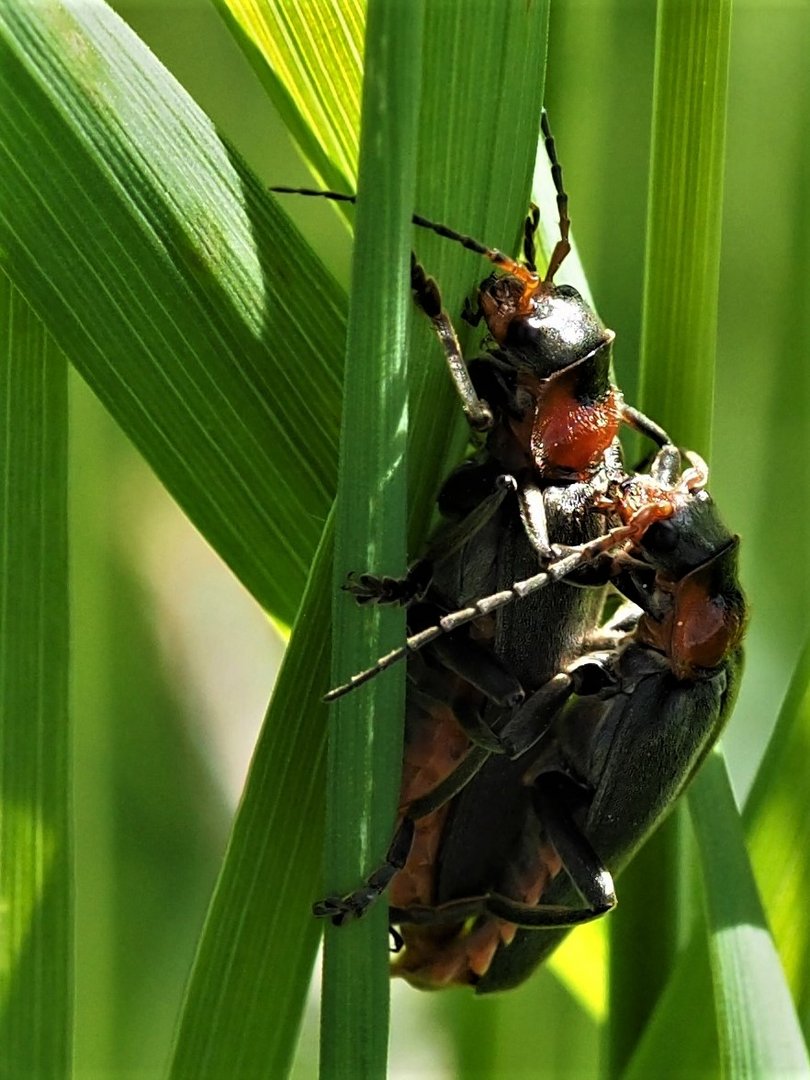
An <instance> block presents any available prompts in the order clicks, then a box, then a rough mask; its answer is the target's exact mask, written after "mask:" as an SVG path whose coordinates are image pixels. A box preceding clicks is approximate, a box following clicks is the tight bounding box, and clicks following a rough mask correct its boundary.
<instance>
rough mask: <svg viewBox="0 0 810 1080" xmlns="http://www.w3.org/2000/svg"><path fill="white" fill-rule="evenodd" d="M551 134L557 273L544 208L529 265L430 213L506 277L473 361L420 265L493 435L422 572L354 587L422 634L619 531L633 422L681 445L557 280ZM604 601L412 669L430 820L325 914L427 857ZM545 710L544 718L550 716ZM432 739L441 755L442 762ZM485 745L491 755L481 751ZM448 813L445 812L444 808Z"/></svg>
mask: <svg viewBox="0 0 810 1080" xmlns="http://www.w3.org/2000/svg"><path fill="white" fill-rule="evenodd" d="M543 131H544V135H545V138H546V148H547V150H548V154H549V158H550V161H551V166H552V173H553V177H554V182H555V186H556V191H557V204H558V210H559V229H560V238H559V240H558V242H557V244H556V246H555V248H554V251H553V252H552V256H551V259H550V261H549V266H548V269H547V271H546V274H545V276H541V275H539V274H538V273H537V271H536V270H535V269H534V244H533V235H534V229H535V228H536V226H537V217H536V215H535V214H532V215H530V217H529V219H528V221H527V226H526V229H525V238H524V254H525V255H526V262H527V264H528V265H525V266H524V265H522V264H520V263H518V262H516V261H515V260H513V259H511V258H509V257H508V256H506V255H505V254H503V253H502V252H500V251H498V250H497V249H493V248H488V247H486V246H485V245H482V244H480V243H478V242H477V241H475V240H473V239H471V238H469V237H464V236H462V235H461V234H458V233H456V232H454V231H453V230H450V229H447V228H446V227H444V226H440V225H433V224H432V223H430V222H426V221H425V219H422V218H418V219H417V221H418V223H419V224H422V225H425V226H427V227H431V228H434V229H435V231H437V232H439V233H440V234H441V235H443V236H446V237H449V238H451V239H455V240H458V241H459V242H461V243H463V244H464V246H465V247H468V248H470V249H471V250H473V251H476V252H478V253H479V254H482V255H484V256H485V257H486V258H488V259H489V260H490V261H491V262H493V263H494V264H495V265H496V266H497V267H498V268H499V270H500V273H499V274H497V275H490V276H489V277H488V278H487V279H486V280H485V281H484V282H483V283H482V285H481V287H480V288H479V290H478V296H477V308H475V309H471V314H470V315H469V317H470V318H471V319H472V321H480V320H481V319H483V320H484V321H485V322H486V324H487V327H488V329H489V331H490V334H491V337H492V344H491V346H490V349H489V351H488V353H487V355H486V356H485V357H483V358H481V359H479V360H478V361H473V362H472V364H470V365H469V367H467V365H465V363H464V359H463V357H462V354H461V350H460V347H459V344H458V338H457V336H456V334H455V330H454V328H453V325H452V322H451V321H450V319H449V317H448V316H447V314H446V312H445V311H444V309H443V306H442V302H441V296H440V293H439V290H438V287H437V285H436V283H435V282H434V281H433V280H432V279H431V278H429V276H428V275H427V274H426V273H425V272H424V270H423V268H422V267H421V266H420V264H419V263H418V262H417V261H416V260H414V261H413V264H412V286H413V291H414V295H415V298H416V301H417V303H418V305H419V306H420V307H421V308H422V310H423V311H424V312H425V314H426V315H427V316H428V318H429V319H430V320H431V323H432V324H433V327H434V329H435V331H436V334H437V337H438V339H439V341H440V342H441V344H442V347H443V350H444V352H445V356H446V359H447V363H448V367H449V369H450V372H451V375H452V377H453V380H454V383H455V385H456V388H457V391H458V394H459V397H460V399H461V403H462V406H463V409H464V412H465V415H466V416H467V418H468V421H469V423H470V426H471V428H472V429H473V430H475V431H481V430H486V431H487V434H486V440H485V442H484V445H483V446H482V447H481V448H480V449H479V451H478V453H477V454H476V455H475V456H474V457H473V458H472V459H471V460H469V461H467V462H465V463H464V464H463V465H462V466H460V467H459V468H458V469H457V470H455V471H454V472H453V474H452V475H451V476H450V478H449V479H448V481H447V482H446V483H445V485H444V486H443V488H442V491H441V493H440V495H439V508H440V510H441V512H442V514H443V515H444V517H445V518H446V519H447V524H446V525H445V527H443V528H440V529H439V530H438V532H437V533H436V534H435V535H434V537H433V538H432V540H431V542H430V543H429V546H428V550H427V552H426V553H425V554H424V555H423V557H422V558H421V559H420V560H418V562H417V563H416V564H415V565H414V566H413V567H412V568H411V571H410V572H409V574H408V575H407V577H406V578H405V579H404V580H402V581H396V580H392V579H390V578H377V577H375V576H373V575H371V574H363V575H360V576H359V577H355V578H354V579H352V580H351V581H350V583H349V591H350V592H353V593H354V595H355V597H356V598H357V599H358V600H360V601H361V602H366V603H368V602H374V601H376V602H401V603H405V604H407V605H408V606H409V612H408V627H409V632H411V633H413V632H414V630H418V629H419V628H421V627H428V626H430V625H431V624H433V623H434V622H435V621H436V620H437V618H439V617H440V616H441V615H442V614H443V613H444V612H447V611H451V610H453V609H454V608H456V607H458V606H460V605H463V604H465V603H466V602H467V601H468V600H470V599H473V598H475V597H477V596H481V595H486V594H487V593H490V592H492V591H494V590H496V589H499V588H503V587H504V586H506V585H509V584H511V582H512V581H514V580H515V579H516V578H520V577H525V576H527V575H528V574H530V573H532V572H533V571H534V570H536V568H537V565H538V561H541V562H542V561H545V560H547V559H548V558H549V557H550V556H551V554H552V545H553V544H563V545H573V546H576V545H579V544H581V543H583V542H585V541H587V540H590V539H593V538H594V537H597V536H600V535H602V534H603V533H605V531H606V529H608V528H609V525H610V522H609V520H608V518H607V515H606V513H605V510H604V506H603V505H602V503H601V500H602V499H603V498H604V495H605V492H606V491H607V489H608V487H609V486H610V485H611V484H615V483H616V482H617V481H618V480H619V479H621V478H623V477H624V476H625V472H624V467H623V464H622V461H621V454H620V450H619V445H618V441H617V439H616V433H617V430H618V427H619V425H620V423H621V422H622V421H624V422H627V423H629V424H632V425H633V426H634V427H637V428H639V429H640V430H642V431H643V432H645V433H646V434H647V435H649V436H650V437H651V438H652V439H653V440H654V441H655V442H656V443H658V444H659V445H660V444H666V443H667V442H668V439H667V436H666V433H665V432H663V431H662V429H661V428H659V427H658V426H657V425H655V424H654V423H653V422H652V421H650V420H648V419H647V418H646V417H644V416H643V415H642V414H640V413H639V412H637V411H636V410H634V409H631V408H629V407H628V406H626V405H625V404H624V402H623V400H622V396H621V394H620V392H619V391H618V390H617V388H616V387H615V386H613V384H612V383H611V381H610V373H609V368H610V353H611V347H612V343H613V340H614V334H613V332H612V331H610V330H608V329H606V328H605V327H604V326H603V325H602V323H601V322H600V320H599V319H598V318H597V316H596V315H595V313H594V312H593V311H592V310H591V309H590V307H589V306H588V305H587V304H586V303H585V302H584V300H583V299H582V297H581V296H580V295H579V293H577V292H576V290H574V289H572V288H570V287H568V286H565V285H561V286H558V285H556V284H555V283H554V280H553V278H554V275H555V273H556V272H557V270H558V269H559V267H560V265H561V264H562V262H563V260H564V258H565V256H566V254H567V253H568V251H569V248H570V245H569V239H568V235H569V228H570V220H569V217H568V200H567V196H566V194H565V191H564V188H563V184H562V174H561V169H560V166H559V162H558V161H557V157H556V150H555V147H554V142H553V138H552V136H551V133H550V130H549V128H548V121H547V118H546V117H545V115H544V117H543ZM580 583H584V579H580ZM600 584H601V583H600ZM603 600H604V590H603V589H601V588H591V589H581V588H574V587H573V586H572V585H571V584H570V583H565V584H560V585H559V586H554V587H552V588H550V589H548V590H546V591H545V592H543V593H539V594H537V595H536V596H534V597H533V598H532V599H531V600H529V601H527V602H526V603H524V604H523V605H521V606H520V608H519V609H516V610H515V611H513V612H510V613H509V615H508V617H506V618H505V619H489V620H486V619H481V620H479V621H478V622H477V624H476V626H475V627H474V628H473V629H472V630H469V629H467V630H463V631H461V632H460V633H455V634H452V635H450V636H446V637H443V638H442V640H440V641H437V642H436V643H435V645H434V646H432V647H431V649H430V651H429V652H428V653H427V654H426V655H425V656H423V657H421V658H419V660H413V661H412V662H411V664H410V667H409V691H408V699H407V705H406V709H407V717H406V737H405V743H406V746H405V762H404V775H405V777H406V779H405V781H404V787H403V801H407V802H408V803H413V802H414V800H419V807H418V809H419V814H418V815H406V816H405V817H404V819H403V821H402V822H401V824H400V827H399V830H398V832H397V835H396V837H395V839H394V842H393V844H392V846H391V851H390V852H389V857H388V858H387V859H386V862H385V864H384V865H383V866H381V867H380V868H379V869H378V870H377V871H375V872H374V873H373V874H372V875H370V877H369V878H368V879H367V880H366V881H365V882H364V883H363V884H362V885H361V886H360V887H359V888H358V889H356V890H354V891H353V892H352V893H350V894H348V895H347V896H345V897H337V896H330V897H327V898H325V899H324V900H323V901H320V902H319V903H318V904H316V906H315V910H316V913H317V914H318V915H320V916H324V917H325V916H329V917H331V918H332V919H333V921H335V922H338V923H340V922H344V921H346V920H347V919H349V918H352V917H356V916H358V915H360V914H362V913H363V912H364V911H365V910H366V908H367V907H368V906H369V905H370V904H371V903H372V902H373V901H374V899H375V898H376V897H377V896H378V895H379V894H380V893H381V892H382V891H383V890H384V889H385V887H386V886H387V884H388V882H389V881H390V879H391V877H392V876H393V874H394V873H395V872H396V869H397V868H399V867H400V866H401V865H402V863H403V861H405V860H407V857H408V853H409V852H410V851H411V849H412V848H414V851H415V855H414V857H418V851H419V847H420V842H421V841H420V835H421V834H423V833H429V832H430V831H431V829H432V828H433V820H432V815H428V808H429V807H430V806H431V805H432V800H434V799H436V798H438V799H439V800H440V801H446V798H447V796H448V793H452V791H453V790H454V787H455V785H457V784H460V783H462V782H468V781H469V778H470V777H471V776H472V775H473V774H474V772H475V769H476V768H477V767H478V765H479V764H480V763H481V762H483V761H484V760H485V758H486V755H487V754H488V753H489V752H490V751H497V750H499V749H500V747H499V744H498V740H497V736H496V735H494V734H493V732H492V726H493V724H494V723H496V722H497V720H498V718H499V717H500V716H501V712H502V710H507V711H508V710H510V709H512V708H514V707H515V706H516V705H518V704H519V703H520V702H521V701H523V700H524V698H526V697H527V696H528V697H529V698H530V699H531V700H534V699H535V698H536V697H537V696H538V695H539V697H540V698H541V699H543V698H544V694H545V691H544V687H545V684H546V683H548V682H549V681H550V680H552V679H553V678H554V677H555V676H556V675H557V673H558V672H559V671H560V669H561V668H562V667H564V666H565V665H566V664H567V663H568V662H569V661H570V660H572V659H573V658H574V657H575V656H576V655H577V653H578V651H579V650H580V648H581V643H582V640H583V638H584V636H585V634H586V633H587V632H588V631H589V630H591V629H592V628H593V627H594V626H595V625H596V624H597V622H598V619H599V616H600V612H601V608H602V604H603ZM537 628H542V635H543V637H542V641H540V640H538V641H537V642H536V643H533V644H532V645H531V646H529V647H527V644H526V643H527V641H529V640H530V638H531V636H532V633H533V632H534V634H535V636H538V635H537ZM516 642H520V647H519V648H516V647H515V643H516ZM384 666H386V663H385V661H384V662H383V663H382V664H381V665H379V666H377V667H375V668H374V669H370V670H369V671H367V672H363V673H361V674H360V675H359V676H354V677H353V678H352V679H350V680H349V681H348V682H347V683H346V684H344V685H343V686H341V687H338V688H336V689H335V690H334V691H332V692H330V694H329V695H327V698H328V699H329V700H332V699H334V698H335V697H337V696H339V695H340V694H341V693H345V692H348V691H349V690H350V689H352V688H353V687H355V686H357V685H359V684H360V683H361V682H363V681H365V679H367V678H369V677H371V676H372V675H373V674H375V673H376V672H377V671H379V670H381V668H382V667H384ZM537 715H538V717H539V718H540V721H539V722H541V723H542V722H544V721H543V719H542V717H541V710H539V709H538V710H537ZM426 717H428V718H429V719H428V722H427V727H426V726H425V718H426ZM426 730H429V731H430V735H429V736H428V739H429V742H430V744H431V748H432V749H431V750H430V756H429V759H428V760H427V761H425V760H424V758H425V754H426V753H427V750H426V748H425V746H424V745H423V732H424V731H426ZM470 742H472V743H473V744H477V745H475V746H474V749H473V750H472V751H469V752H468V748H469V743H470ZM465 753H466V758H465V769H464V770H462V771H461V772H456V771H455V770H454V769H453V768H452V765H453V762H454V760H455V759H456V758H458V757H459V756H462V755H464V754H465ZM408 774H415V775H418V776H420V777H422V778H424V777H431V779H432V781H438V780H440V779H443V778H445V777H451V776H452V779H449V784H450V787H449V788H448V787H440V788H439V794H438V795H436V794H434V793H432V792H430V793H429V789H426V788H424V784H422V783H421V782H420V783H418V784H417V786H416V787H413V785H411V784H410V783H409V782H408V780H407V776H408ZM430 786H431V787H432V786H435V784H433V783H431V785H430ZM424 798H426V799H427V802H425V801H423V799H424ZM436 812H437V813H440V812H441V811H440V808H439V807H437V808H436ZM419 819H426V820H419ZM417 821H418V823H417ZM414 845H415V847H414Z"/></svg>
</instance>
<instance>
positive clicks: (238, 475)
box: [0, 3, 345, 622]
mask: <svg viewBox="0 0 810 1080" xmlns="http://www.w3.org/2000/svg"><path fill="white" fill-rule="evenodd" d="M0 50H1V52H0V55H2V64H0V84H1V85H2V93H3V99H4V102H5V108H4V109H3V112H2V117H0V185H2V186H0V206H1V207H2V209H0V214H1V215H2V217H1V218H0V221H1V222H2V224H1V225H0V248H1V249H2V265H3V266H4V267H5V269H6V271H7V272H8V273H9V274H10V275H11V276H12V279H13V280H14V282H15V284H16V285H17V286H18V287H19V288H20V290H21V291H22V292H23V294H24V295H25V297H26V298H27V299H28V301H29V302H30V303H31V305H32V306H33V308H34V309H35V310H36V311H37V313H38V314H39V315H40V317H41V318H42V319H43V322H44V324H45V326H46V327H47V329H48V331H49V332H50V333H51V335H52V337H53V338H54V340H55V341H56V342H57V343H58V345H59V346H60V347H61V348H62V349H63V351H64V352H65V354H66V355H67V356H68V358H69V359H70V360H71V362H72V363H73V364H74V365H75V366H76V367H77V369H78V370H79V371H80V372H81V374H82V375H83V377H84V378H85V379H86V380H87V381H88V383H89V384H90V386H91V387H92V388H93V390H94V391H95V392H96V394H97V395H98V396H99V397H100V398H101V400H102V401H103V403H104V404H105V406H106V407H107V408H108V409H109V411H110V412H111V413H112V415H113V416H114V417H115V419H116V420H117V421H118V423H119V424H120V425H121V426H122V428H123V429H124V431H125V432H126V433H127V435H128V436H129V437H130V439H131V440H132V441H133V442H134V443H135V445H136V446H137V447H138V449H139V450H140V451H141V453H142V454H143V455H144V457H146V459H147V460H148V461H149V463H150V464H151V465H152V467H153V468H154V470H155V471H156V472H157V474H158V476H159V477H160V478H161V480H162V481H163V483H164V484H165V485H166V487H167V488H168V489H169V491H170V492H171V493H172V495H173V496H174V497H175V498H176V499H177V501H178V502H179V503H180V505H181V506H182V507H183V509H184V510H185V511H186V513H187V514H188V515H189V517H190V518H191V519H192V521H194V523H195V524H196V525H197V527H198V528H199V529H200V531H201V532H202V533H203V535H205V536H206V538H207V539H208V540H209V542H210V543H211V544H212V546H213V547H214V548H215V549H216V550H217V551H218V552H219V553H220V554H221V555H222V557H223V558H224V559H225V561H226V562H227V563H228V564H229V565H230V566H231V568H232V569H233V570H234V572H235V573H236V574H237V576H238V577H240V578H241V580H242V581H243V582H244V584H245V585H246V586H247V587H248V589H250V591H251V592H252V593H253V594H254V596H255V597H256V598H257V599H258V600H259V601H260V603H262V604H263V605H264V606H265V607H266V608H267V609H268V610H269V611H272V612H273V613H274V614H276V615H277V616H279V617H280V618H281V619H283V620H285V621H287V622H290V621H291V620H292V617H293V615H294V613H295V611H296V608H297V604H298V601H299V599H300V595H301V591H302V589H303V586H304V581H305V578H306V573H307V570H308V567H309V563H310V561H311V559H312V555H313V553H314V551H315V547H316V544H317V541H318V537H319V534H320V530H321V528H322V527H323V523H324V521H325V519H326V515H327V513H328V509H329V505H330V501H331V498H332V496H333V494H334V484H335V459H336V447H337V424H338V414H339V387H340V369H341V364H342V343H343V332H344V321H343V320H344V310H345V301H344V298H343V297H342V296H341V294H340V292H339V290H338V289H337V287H336V286H335V284H334V283H333V282H332V281H331V279H330V278H329V277H328V275H327V274H326V273H325V272H324V271H323V268H322V267H321V265H320V263H319V262H318V261H317V260H315V258H314V257H313V255H312V253H311V252H310V251H309V250H308V249H307V248H306V246H305V245H304V244H303V243H302V242H301V240H300V238H299V237H298V236H297V234H296V233H295V231H294V230H293V229H292V228H291V227H290V225H289V223H288V221H287V220H286V219H285V218H284V217H283V216H282V215H280V214H279V213H278V212H277V211H276V210H275V207H274V205H273V203H272V200H271V199H270V197H269V196H267V195H266V194H265V193H264V192H263V191H262V190H261V189H260V187H259V185H258V184H257V182H256V180H255V178H253V177H252V176H251V175H250V174H249V173H248V171H247V169H246V168H245V167H244V165H243V164H242V163H241V162H240V161H239V160H238V159H237V158H236V156H235V155H234V154H233V152H232V151H231V150H230V149H229V148H228V146H227V145H226V144H225V143H223V142H222V141H221V139H220V138H219V136H218V135H217V133H216V131H215V130H214V128H213V126H212V124H211V123H210V121H208V119H207V118H206V117H205V116H204V115H203V114H202V113H201V112H200V110H199V109H198V108H197V106H196V105H195V104H194V103H193V102H192V100H191V99H190V98H189V97H188V95H186V94H185V93H184V92H183V91H182V89H181V88H180V86H179V85H178V84H177V83H176V82H175V80H174V79H173V78H172V76H171V75H170V74H169V73H168V72H167V71H166V70H165V69H164V68H162V67H161V66H160V65H159V64H158V63H157V61H156V60H155V58H154V56H153V55H152V54H151V53H150V52H149V51H148V50H147V49H146V48H145V46H143V45H142V43H141V42H140V41H139V40H138V39H137V38H136V37H135V36H134V34H132V32H131V31H130V30H129V29H128V27H127V26H126V25H125V24H124V23H123V22H121V20H119V19H118V18H117V16H115V15H114V14H113V13H112V12H111V11H110V10H109V9H108V8H106V7H105V6H104V5H101V4H99V5H93V6H88V5H86V4H78V3H76V4H65V5H61V6H42V5H21V6H16V7H5V8H4V9H3V11H2V12H0ZM313 303H314V304H316V305H317V311H318V318H317V319H313V318H312V305H313Z"/></svg>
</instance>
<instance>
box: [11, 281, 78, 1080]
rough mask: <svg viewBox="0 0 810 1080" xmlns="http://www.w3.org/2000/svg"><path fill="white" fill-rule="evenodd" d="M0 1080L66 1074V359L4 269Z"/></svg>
mask: <svg viewBox="0 0 810 1080" xmlns="http://www.w3.org/2000/svg"><path fill="white" fill-rule="evenodd" d="M0 328H2V330H1V331H0V333H2V362H1V363H0V444H2V453H0V461H2V483H0V537H2V543H1V544H0V900H2V919H3V935H2V957H1V958H0V972H2V976H0V1073H2V1074H3V1075H4V1076H26V1077H32V1078H40V1077H41V1078H42V1080H45V1078H47V1077H54V1076H66V1075H67V1074H68V1073H69V1071H70V1055H71V1023H72V1000H73V970H72V968H73V951H72V949H73V942H72V922H71V920H72V879H71V862H70V858H71V850H70V849H71V827H70V818H69V812H68V809H69V773H68V747H69V729H68V708H67V684H68V585H67V578H68V568H67V364H66V361H65V358H64V356H62V355H61V353H60V352H59V350H58V349H57V348H56V347H55V346H54V344H53V342H52V341H51V340H50V339H49V338H48V336H47V334H46V333H45V331H44V329H43V327H42V325H41V323H40V322H39V320H38V319H37V318H36V316H35V315H34V313H33V312H32V311H31V309H30V308H29V307H28V305H27V304H26V303H25V301H24V300H23V298H22V297H21V296H20V294H19V292H18V291H17V290H16V289H14V287H13V286H12V285H11V283H10V282H9V280H8V278H6V277H5V275H2V274H0Z"/></svg>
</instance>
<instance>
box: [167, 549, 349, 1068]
mask: <svg viewBox="0 0 810 1080" xmlns="http://www.w3.org/2000/svg"><path fill="white" fill-rule="evenodd" d="M332 540H333V537H332V529H331V528H327V529H326V530H325V531H324V536H323V540H322V543H321V545H320V547H319V549H318V555H317V557H316V559H315V564H314V567H313V572H312V575H311V577H310V580H309V583H308V586H307V591H306V593H305V594H304V598H303V600H302V604H301V617H300V619H299V621H298V624H297V626H296V630H295V633H294V634H293V637H292V640H291V642H290V646H289V648H288V649H287V653H286V655H285V657H284V663H283V665H282V668H281V671H280V673H279V677H278V682H277V684H276V689H275V692H274V694H273V700H272V702H271V705H270V709H269V711H268V714H267V717H266V719H265V723H264V726H263V728H262V733H261V735H260V737H259V741H258V743H257V745H256V750H255V752H254V755H253V761H252V763H251V768H250V773H249V775H248V779H247V783H246V785H245V791H244V794H243V797H242V802H241V804H240V806H239V810H238V813H237V816H236V821H235V823H234V827H233V831H232V833H231V838H230V841H229V844H228V851H227V854H226V857H225V862H224V864H223V867H222V870H221V872H220V876H219V880H218V882H217V887H216V890H215V893H214V897H213V899H212V902H211V906H210V908H209V911H208V917H207V920H206V925H205V927H204V929H203V934H202V937H201V939H200V944H199V948H198V950H197V957H196V960H195V963H194V968H193V970H192V973H191V980H190V983H189V986H188V990H187V993H186V1001H185V1005H184V1009H183V1013H182V1016H181V1019H180V1026H179V1029H178V1033H177V1039H176V1045H175V1053H174V1060H173V1063H172V1069H171V1076H172V1077H173V1078H176V1077H188V1078H189V1080H191V1078H192V1077H194V1078H198V1077H212V1078H214V1077H221V1076H268V1077H276V1076H279V1077H281V1076H284V1075H286V1073H287V1070H288V1068H289V1064H290V1061H291V1059H292V1055H293V1052H294V1050H295V1041H296V1038H297V1035H298V1027H299V1023H300V1019H301V1010H302V1008H303V1000H304V997H305V995H306V990H307V985H308V983H309V978H310V974H311V972H312V962H313V959H314V957H315V950H316V948H317V944H318V938H319V937H320V928H319V926H318V925H317V923H316V921H315V919H313V918H312V914H311V906H312V901H313V900H314V899H315V896H316V895H317V882H318V879H319V878H320V870H321V852H322V847H323V793H324V787H325V768H324V765H325V757H326V755H325V740H324V730H325V722H326V706H325V705H324V704H323V703H322V702H321V697H322V696H323V694H324V693H325V692H326V690H327V689H328V680H327V670H328V667H327V657H328V655H329V632H328V628H329V613H330V604H331V581H332V572H331V571H332Z"/></svg>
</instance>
